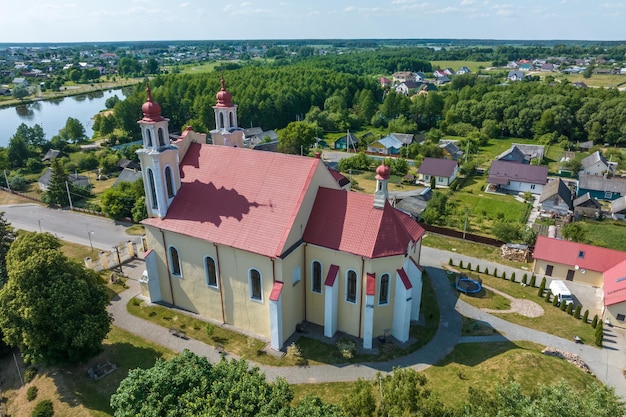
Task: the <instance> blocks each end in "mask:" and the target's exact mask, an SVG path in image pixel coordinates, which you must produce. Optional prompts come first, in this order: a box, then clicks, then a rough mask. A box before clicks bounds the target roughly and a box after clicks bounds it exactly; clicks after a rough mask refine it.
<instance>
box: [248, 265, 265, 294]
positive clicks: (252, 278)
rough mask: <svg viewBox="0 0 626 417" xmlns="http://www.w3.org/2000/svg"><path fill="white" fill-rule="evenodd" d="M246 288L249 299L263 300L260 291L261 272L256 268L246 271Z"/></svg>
mask: <svg viewBox="0 0 626 417" xmlns="http://www.w3.org/2000/svg"><path fill="white" fill-rule="evenodd" d="M248 288H249V291H250V298H251V299H253V300H257V301H263V292H262V291H261V273H260V272H259V271H257V270H256V269H251V270H250V272H249V273H248Z"/></svg>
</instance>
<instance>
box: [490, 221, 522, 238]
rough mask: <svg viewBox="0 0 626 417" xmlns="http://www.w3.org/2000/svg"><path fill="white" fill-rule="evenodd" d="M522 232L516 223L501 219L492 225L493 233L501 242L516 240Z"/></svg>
mask: <svg viewBox="0 0 626 417" xmlns="http://www.w3.org/2000/svg"><path fill="white" fill-rule="evenodd" d="M522 233H523V232H522V228H521V226H520V225H519V224H518V223H513V222H510V221H506V220H502V221H498V222H496V223H495V224H494V225H493V234H494V235H495V237H496V238H497V239H500V240H501V241H503V242H516V241H518V240H520V239H521V237H522Z"/></svg>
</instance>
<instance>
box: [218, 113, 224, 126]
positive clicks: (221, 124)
mask: <svg viewBox="0 0 626 417" xmlns="http://www.w3.org/2000/svg"><path fill="white" fill-rule="evenodd" d="M219 119H220V120H219V121H220V125H219V126H218V127H219V128H220V129H224V113H220V117H219Z"/></svg>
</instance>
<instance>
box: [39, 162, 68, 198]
mask: <svg viewBox="0 0 626 417" xmlns="http://www.w3.org/2000/svg"><path fill="white" fill-rule="evenodd" d="M51 165H52V166H51V168H50V169H51V170H52V174H51V175H50V181H49V182H48V189H47V190H46V191H45V192H44V193H43V196H42V198H41V199H42V201H43V202H44V203H46V204H58V205H60V206H61V207H66V206H68V205H69V199H68V196H67V186H69V183H68V180H69V175H68V174H67V172H65V168H64V167H63V165H62V164H61V161H60V160H59V159H58V158H55V159H53V160H52V164H51ZM66 183H68V185H67V186H66V185H65V184H66Z"/></svg>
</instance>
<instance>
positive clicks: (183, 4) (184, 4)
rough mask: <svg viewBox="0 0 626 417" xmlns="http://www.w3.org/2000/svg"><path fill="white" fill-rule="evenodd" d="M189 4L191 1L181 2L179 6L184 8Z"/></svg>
mask: <svg viewBox="0 0 626 417" xmlns="http://www.w3.org/2000/svg"><path fill="white" fill-rule="evenodd" d="M189 5H190V3H181V4H179V5H178V7H180V8H181V9H182V8H185V7H189Z"/></svg>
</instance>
